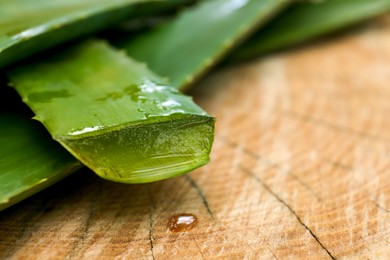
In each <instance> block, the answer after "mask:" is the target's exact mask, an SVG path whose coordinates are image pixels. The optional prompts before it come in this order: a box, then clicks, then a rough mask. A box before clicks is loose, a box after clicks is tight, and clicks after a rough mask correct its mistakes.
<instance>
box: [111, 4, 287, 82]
mask: <svg viewBox="0 0 390 260" xmlns="http://www.w3.org/2000/svg"><path fill="white" fill-rule="evenodd" d="M288 3H289V1H287V0H262V1H259V0H245V1H236V0H213V1H204V2H202V3H201V4H200V5H199V6H197V7H195V8H191V9H189V10H187V11H186V12H184V13H183V14H182V15H180V16H179V17H177V18H176V19H174V20H173V21H171V22H168V23H167V24H165V25H163V26H161V27H159V28H157V29H154V30H151V31H150V32H147V33H145V34H143V35H141V36H139V37H138V38H136V39H123V40H121V41H118V42H117V43H115V44H117V46H119V47H121V48H124V49H125V50H126V52H127V53H128V54H129V56H131V57H133V58H135V59H137V60H140V61H143V62H146V63H147V64H148V66H149V67H150V68H151V69H152V70H153V71H155V72H157V73H158V74H160V75H163V76H167V77H168V78H169V79H170V82H171V84H172V85H173V86H175V87H177V88H180V89H185V88H186V87H187V86H188V85H189V84H191V83H192V82H193V81H194V80H196V79H197V78H199V77H200V76H201V75H203V73H205V71H206V70H207V69H209V68H210V67H211V66H213V65H215V64H216V62H217V61H218V60H220V59H221V58H222V57H223V56H224V55H226V53H227V52H228V50H230V49H231V48H232V47H234V46H235V45H236V44H237V43H239V42H240V41H242V40H243V39H244V38H245V37H246V36H247V35H248V34H249V33H251V32H252V31H253V30H254V29H256V28H258V27H259V26H261V25H263V24H265V22H267V21H268V20H269V19H270V18H271V17H272V16H273V15H275V14H276V13H277V12H279V11H280V10H281V9H282V8H284V7H285V6H286V5H287V4H288ZM156 46H157V47H156Z"/></svg>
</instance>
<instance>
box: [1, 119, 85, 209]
mask: <svg viewBox="0 0 390 260" xmlns="http://www.w3.org/2000/svg"><path fill="white" fill-rule="evenodd" d="M42 130H43V131H42ZM0 144H1V145H0V166H1V171H0V210H3V209H5V208H7V207H9V206H11V205H13V204H15V203H17V202H19V201H21V200H23V199H25V198H27V197H29V196H31V195H32V194H34V193H36V192H38V191H40V190H42V189H44V188H46V187H48V186H50V185H51V184H53V183H54V182H57V181H59V180H61V179H62V178H64V177H65V176H67V175H68V174H70V173H72V172H74V171H75V170H77V169H78V168H80V167H81V163H79V162H78V161H77V160H76V159H75V158H74V157H73V156H71V155H70V154H69V153H68V152H67V151H66V150H65V149H63V148H62V147H61V146H60V145H59V144H58V143H56V142H54V141H53V140H52V139H51V137H50V135H48V134H47V133H45V129H44V128H43V127H42V126H40V124H39V123H38V122H33V121H32V120H30V119H27V118H26V117H23V116H20V115H18V114H16V113H0Z"/></svg>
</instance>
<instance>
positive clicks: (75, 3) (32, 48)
mask: <svg viewBox="0 0 390 260" xmlns="http://www.w3.org/2000/svg"><path fill="white" fill-rule="evenodd" d="M182 2H183V0H181V1H180V0H169V1H164V0H109V1H107V0H87V1H79V0H56V1H53V0H39V1H38V0H34V1H31V0H0V68H2V67H4V66H6V65H9V64H11V63H13V62H15V61H17V60H20V59H22V58H25V57H28V56H30V55H32V54H34V53H36V52H39V51H42V50H45V49H48V48H50V47H53V46H55V45H57V44H60V43H63V42H65V41H68V40H71V39H74V38H77V37H80V36H82V35H85V34H87V33H92V32H96V31H97V30H101V29H104V28H108V27H109V26H111V25H113V24H114V23H117V22H119V21H122V20H124V19H126V18H128V17H129V16H130V17H133V16H141V15H146V14H151V13H157V12H160V11H162V10H165V9H167V8H170V7H172V6H176V5H179V4H182ZM185 2H188V1H185Z"/></svg>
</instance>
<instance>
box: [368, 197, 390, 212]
mask: <svg viewBox="0 0 390 260" xmlns="http://www.w3.org/2000/svg"><path fill="white" fill-rule="evenodd" d="M371 202H372V203H374V205H375V206H376V207H377V208H378V209H380V210H382V211H384V212H386V213H387V214H390V210H388V209H387V208H385V207H383V206H381V205H380V204H379V203H378V202H377V201H376V200H371Z"/></svg>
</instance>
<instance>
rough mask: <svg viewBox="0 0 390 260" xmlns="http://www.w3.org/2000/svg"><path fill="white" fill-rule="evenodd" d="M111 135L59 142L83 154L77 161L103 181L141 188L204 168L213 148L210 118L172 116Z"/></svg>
mask: <svg viewBox="0 0 390 260" xmlns="http://www.w3.org/2000/svg"><path fill="white" fill-rule="evenodd" d="M151 122H154V123H151ZM110 130H111V131H110V132H109V134H107V133H104V131H102V133H101V134H98V135H89V136H86V137H84V138H79V137H77V138H75V136H67V137H64V138H58V139H59V141H60V142H61V143H62V144H63V145H64V146H65V147H67V149H68V150H69V151H70V152H71V153H73V154H74V155H75V156H76V157H79V156H78V155H81V154H82V155H83V157H82V158H81V157H79V159H80V160H81V161H82V162H83V163H84V164H85V165H87V166H88V167H90V168H91V169H94V171H95V172H96V173H97V174H98V175H99V176H101V177H102V178H105V179H108V180H111V181H117V182H124V183H145V182H153V181H158V180H163V179H167V178H172V177H175V176H179V175H182V174H185V173H187V172H189V171H191V170H193V169H195V168H198V167H200V166H203V165H205V164H206V163H207V162H208V161H209V154H210V150H211V146H212V143H213V133H214V118H212V117H209V116H199V115H181V114H173V115H172V116H170V117H169V118H166V117H163V118H160V117H151V118H150V119H149V120H145V121H144V122H142V124H137V125H130V126H124V127H116V129H115V130H113V129H110ZM81 135H83V134H81Z"/></svg>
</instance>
